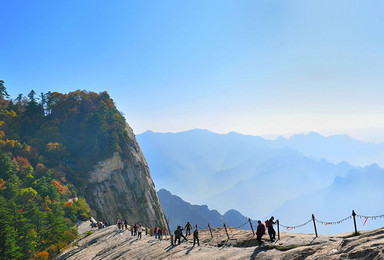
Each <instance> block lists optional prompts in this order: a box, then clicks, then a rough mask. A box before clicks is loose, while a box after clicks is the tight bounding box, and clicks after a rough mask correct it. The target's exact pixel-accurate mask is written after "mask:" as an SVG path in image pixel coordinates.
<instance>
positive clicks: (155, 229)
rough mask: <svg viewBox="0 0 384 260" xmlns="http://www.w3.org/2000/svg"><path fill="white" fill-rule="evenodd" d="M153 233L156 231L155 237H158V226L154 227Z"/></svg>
mask: <svg viewBox="0 0 384 260" xmlns="http://www.w3.org/2000/svg"><path fill="white" fill-rule="evenodd" d="M153 233H155V239H157V226H156V227H155V228H154V229H153Z"/></svg>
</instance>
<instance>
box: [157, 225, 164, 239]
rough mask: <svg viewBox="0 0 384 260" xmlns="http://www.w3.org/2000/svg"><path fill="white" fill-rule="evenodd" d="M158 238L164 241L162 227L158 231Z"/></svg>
mask: <svg viewBox="0 0 384 260" xmlns="http://www.w3.org/2000/svg"><path fill="white" fill-rule="evenodd" d="M157 236H158V237H159V240H160V241H161V240H162V239H163V229H162V228H161V227H159V228H158V229H157Z"/></svg>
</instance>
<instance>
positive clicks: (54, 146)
mask: <svg viewBox="0 0 384 260" xmlns="http://www.w3.org/2000/svg"><path fill="white" fill-rule="evenodd" d="M59 147H60V144H59V143H58V142H54V143H47V150H48V152H51V151H53V150H56V149H57V148H59Z"/></svg>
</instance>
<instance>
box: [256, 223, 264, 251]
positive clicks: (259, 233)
mask: <svg viewBox="0 0 384 260" xmlns="http://www.w3.org/2000/svg"><path fill="white" fill-rule="evenodd" d="M257 223H259V225H258V226H257V231H256V236H257V238H256V240H257V242H259V246H261V245H262V244H264V242H263V241H261V238H262V236H263V235H264V234H265V226H264V224H263V223H261V221H260V220H258V221H257Z"/></svg>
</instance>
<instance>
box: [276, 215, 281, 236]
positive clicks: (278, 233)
mask: <svg viewBox="0 0 384 260" xmlns="http://www.w3.org/2000/svg"><path fill="white" fill-rule="evenodd" d="M276 224H277V239H278V240H280V221H279V220H276Z"/></svg>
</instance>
